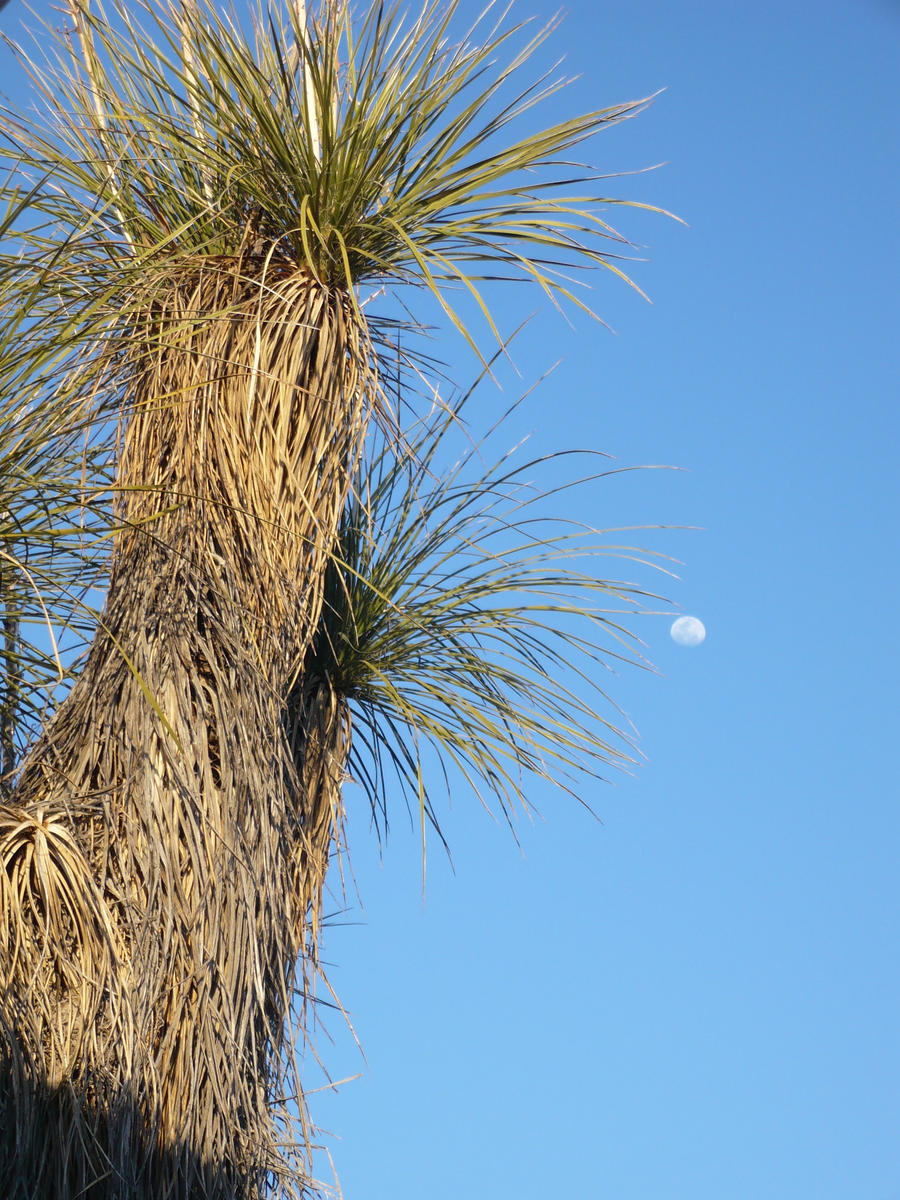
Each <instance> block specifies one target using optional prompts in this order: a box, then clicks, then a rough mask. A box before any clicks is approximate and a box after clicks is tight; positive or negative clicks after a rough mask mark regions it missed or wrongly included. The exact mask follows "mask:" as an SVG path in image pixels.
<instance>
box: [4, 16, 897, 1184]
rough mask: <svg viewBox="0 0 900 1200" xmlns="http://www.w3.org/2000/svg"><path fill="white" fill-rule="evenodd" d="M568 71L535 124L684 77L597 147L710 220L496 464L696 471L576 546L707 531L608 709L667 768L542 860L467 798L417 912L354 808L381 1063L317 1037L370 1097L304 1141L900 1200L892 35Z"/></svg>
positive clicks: (349, 1173)
mask: <svg viewBox="0 0 900 1200" xmlns="http://www.w3.org/2000/svg"><path fill="white" fill-rule="evenodd" d="M38 7H39V11H46V6H44V5H39V6H38ZM464 7H465V3H464ZM479 7H480V6H477V5H475V4H473V5H472V6H471V9H472V13H473V15H474V13H475V11H476V10H477V9H478V8H479ZM18 8H19V5H18V4H17V2H16V0H14V2H13V3H11V4H10V5H9V6H8V7H7V8H6V9H5V10H4V12H3V14H2V18H0V25H2V29H3V30H4V31H5V32H12V30H13V28H14V26H15V24H16V21H17V19H18V16H19V13H18V11H17V9H18ZM554 11H555V8H554V6H553V5H552V4H551V3H544V2H543V0H519V2H518V5H517V12H518V13H519V14H520V15H522V16H525V15H532V14H534V15H535V16H537V17H538V18H542V19H549V17H551V16H552V15H553V13H554ZM552 48H553V50H554V51H555V53H556V54H559V55H563V54H564V55H565V57H566V61H565V69H566V71H567V72H568V73H571V74H574V75H578V76H580V78H579V79H578V81H577V82H576V83H574V84H573V85H572V87H571V88H569V89H568V91H567V92H566V93H564V94H563V96H562V97H560V98H558V99H557V100H556V101H554V104H553V105H552V106H551V107H550V109H549V110H548V119H552V118H553V116H554V114H555V113H556V112H561V111H566V112H570V111H574V110H576V109H579V110H583V109H589V108H596V107H603V106H606V105H608V104H612V103H615V102H618V101H622V100H626V99H633V98H634V97H636V96H639V95H645V94H648V93H651V92H655V91H657V90H658V89H660V88H666V89H667V90H666V91H665V92H663V93H662V95H660V96H659V98H658V99H657V100H656V102H655V103H654V105H653V106H652V108H651V109H650V111H649V112H647V113H645V114H644V115H643V116H641V117H640V118H639V119H637V120H635V121H632V122H629V123H627V124H626V125H624V126H622V127H620V128H618V129H616V130H613V131H610V132H609V133H607V134H604V135H603V136H602V137H600V138H598V139H597V140H596V141H595V142H593V143H591V144H590V145H589V146H588V147H587V149H586V151H585V157H586V158H589V159H590V161H591V162H592V163H594V164H596V165H597V166H599V167H601V168H603V169H604V170H610V171H613V170H636V169H639V168H642V167H646V166H649V165H651V164H654V163H659V162H665V163H666V165H665V166H663V167H661V168H660V169H659V170H658V171H656V172H653V173H652V174H648V175H640V176H636V177H634V178H630V179H624V180H621V181H617V182H616V183H615V185H614V186H615V188H616V190H617V191H618V192H619V193H620V194H623V195H628V196H631V197H634V198H637V199H642V200H646V201H648V202H651V203H655V204H659V205H662V206H664V207H666V208H668V209H671V210H672V211H674V212H676V213H678V214H679V215H680V216H681V217H683V218H684V220H685V221H686V222H688V226H687V227H682V226H679V225H677V224H675V223H673V222H669V221H666V220H664V219H662V218H659V217H653V216H650V215H646V214H631V215H628V214H618V215H617V221H618V223H619V224H620V226H621V227H622V229H623V231H624V232H626V233H627V234H629V235H630V236H632V237H633V238H634V239H635V240H636V241H639V242H640V243H642V245H643V246H644V247H646V249H643V250H642V251H641V254H642V256H643V257H646V259H647V261H646V262H643V263H640V264H637V265H636V266H635V268H634V273H635V277H636V278H637V280H638V281H639V282H640V284H641V285H642V286H643V287H644V288H645V289H646V290H647V291H648V292H649V294H650V295H651V296H652V299H653V305H652V306H651V305H648V304H646V303H645V302H644V301H642V300H640V299H639V298H638V297H636V296H635V295H633V294H632V293H629V292H628V291H627V289H625V288H624V287H623V286H621V285H619V284H617V283H615V282H614V281H613V280H612V279H611V278H609V279H605V278H600V279H598V280H597V285H596V291H595V295H594V303H595V305H596V307H597V309H598V311H599V312H600V313H601V314H602V315H603V317H604V318H605V319H606V320H608V322H609V323H610V325H611V326H613V328H614V330H615V331H616V332H615V333H610V332H607V331H605V330H603V329H602V328H601V327H599V326H596V325H594V324H592V323H590V322H589V321H588V320H587V319H586V318H584V317H582V316H580V315H573V316H572V324H571V326H570V325H567V324H566V322H565V321H564V320H563V319H562V318H561V317H560V316H559V315H558V314H557V313H556V312H554V311H553V310H552V309H549V308H546V307H545V308H544V309H541V310H540V311H539V312H538V313H537V315H536V316H535V318H534V321H533V323H532V326H531V328H530V331H529V334H528V336H527V337H526V338H524V339H521V340H520V342H519V344H518V346H517V348H516V349H515V351H514V356H515V359H516V362H517V364H518V367H519V369H520V371H521V375H522V380H523V386H524V384H526V383H530V382H531V381H533V380H534V379H535V378H536V377H537V376H538V375H540V374H541V373H542V372H543V371H545V370H546V369H547V368H548V367H549V366H551V365H552V364H553V363H554V362H555V361H556V360H557V359H562V362H561V364H560V366H559V367H558V369H557V370H556V372H555V373H554V375H553V376H552V378H551V379H550V380H549V381H547V382H546V383H545V384H543V385H542V386H541V388H540V389H539V390H538V391H537V392H536V393H535V395H534V397H533V398H532V399H531V401H530V402H529V404H528V405H527V406H526V409H525V410H524V411H523V412H522V413H521V414H520V415H518V416H517V418H516V420H517V421H518V422H520V425H516V426H514V427H512V428H511V429H510V440H511V441H513V440H515V439H516V438H517V437H518V436H520V434H521V433H522V432H524V431H525V430H526V429H527V430H533V431H534V433H533V441H532V444H533V446H534V447H535V448H536V449H540V450H554V449H561V448H565V447H569V446H584V447H589V448H593V449H601V450H604V451H607V452H609V453H611V454H613V455H615V457H616V459H617V460H618V462H619V463H621V464H622V465H632V464H638V463H661V464H670V465H673V466H678V467H681V468H684V470H682V471H678V472H652V473H651V472H637V473H634V474H631V475H623V476H620V477H618V478H617V479H615V480H614V481H610V482H609V484H608V485H604V486H603V487H602V488H598V489H597V490H596V493H595V495H596V503H597V505H598V511H597V512H596V513H591V515H590V519H591V520H593V521H594V522H595V523H596V524H599V525H612V524H644V523H663V524H668V525H684V526H697V527H702V531H697V532H674V531H673V532H668V533H657V534H649V533H648V534H647V535H646V536H644V537H643V539H642V540H643V541H644V542H645V543H648V544H650V545H651V546H653V547H655V548H657V549H660V550H664V551H665V552H666V553H670V554H672V555H674V556H675V557H677V558H678V559H680V560H681V562H682V564H683V565H682V566H681V567H679V568H678V573H679V575H680V580H679V581H677V582H674V581H669V582H667V583H666V588H665V590H666V591H667V593H668V594H669V595H670V596H671V598H672V599H673V600H674V601H676V602H677V604H679V605H680V606H681V608H682V609H683V610H684V611H686V612H689V613H694V614H696V615H697V616H699V617H700V618H702V620H703V621H704V622H705V623H706V626H707V631H708V636H707V639H706V641H705V642H704V643H703V645H701V646H699V647H697V648H695V649H685V648H682V647H679V646H676V645H674V644H673V643H672V641H671V640H670V639H669V636H668V627H669V623H670V622H669V620H666V619H663V618H662V617H646V618H645V619H644V620H643V622H642V623H640V624H639V625H638V626H637V628H638V631H639V632H640V633H641V636H642V637H643V638H644V640H645V641H646V643H647V653H648V655H649V657H650V658H652V660H653V661H654V662H655V663H656V664H657V666H658V668H659V670H660V674H659V675H652V674H650V673H647V672H638V671H630V672H629V671H624V672H623V673H622V675H621V677H620V678H618V679H617V680H614V681H613V682H612V684H611V685H610V690H611V691H612V692H613V694H614V695H615V697H616V699H617V700H618V701H619V702H620V703H621V704H622V705H623V707H624V708H625V709H626V710H627V712H628V714H629V716H630V717H631V718H632V719H633V721H634V722H635V724H636V725H637V727H638V729H639V730H640V733H641V746H642V749H643V751H644V753H645V754H646V755H647V762H646V764H645V765H644V766H642V767H641V768H640V769H639V770H638V771H637V772H636V773H635V774H634V775H633V776H632V777H624V776H623V777H622V778H619V779H617V780H616V781H615V786H604V785H597V786H596V787H595V788H591V789H590V790H589V793H588V794H586V797H585V798H586V799H587V800H588V801H589V802H590V804H591V806H592V807H593V808H594V810H595V811H596V813H597V815H598V816H599V817H600V818H601V820H602V823H598V822H597V821H594V820H593V819H592V818H591V817H590V816H589V815H588V814H587V813H586V812H585V811H584V810H583V809H581V808H580V807H579V806H578V805H577V804H576V803H575V802H574V801H573V800H571V799H570V798H568V797H566V796H565V795H563V794H561V793H555V792H553V791H552V790H550V789H547V788H545V787H538V786H536V787H535V789H534V795H533V800H534V803H535V805H536V807H537V808H539V809H540V810H541V812H542V814H543V818H544V819H543V821H540V822H535V823H534V824H532V823H530V822H529V821H528V820H527V819H523V820H522V821H521V822H520V825H519V828H518V834H519V839H520V844H521V852H520V850H519V849H518V848H517V847H516V844H515V842H514V840H513V839H512V838H511V837H510V835H509V832H508V830H506V829H505V828H504V827H503V826H501V825H498V824H495V823H493V822H492V821H491V819H490V818H489V817H488V816H487V815H486V814H485V813H484V812H483V810H482V809H481V808H480V807H479V806H478V804H477V801H475V800H474V799H473V798H472V797H470V796H468V795H467V794H465V793H464V792H463V791H462V790H458V791H457V793H456V794H455V796H454V803H453V807H452V810H450V811H448V812H447V817H446V824H445V832H446V834H447V836H448V839H449V841H450V844H451V848H452V851H453V870H451V868H450V866H449V864H448V863H447V861H446V859H445V858H442V857H441V855H440V853H439V852H438V850H437V847H434V848H433V851H432V853H431V857H430V860H429V872H428V881H427V892H426V899H425V904H424V906H423V903H422V896H421V873H420V861H419V851H418V834H417V832H416V831H415V830H414V829H412V828H411V827H410V824H409V822H408V821H407V820H406V817H405V811H404V810H403V808H402V802H400V804H399V806H398V809H397V811H396V813H395V816H394V821H393V826H392V831H391V835H390V838H389V840H388V843H387V845H386V847H385V848H384V852H383V855H382V856H381V857H379V851H378V847H377V845H376V842H375V840H374V838H373V837H372V835H371V833H370V831H369V829H368V821H367V817H366V814H365V812H362V811H360V810H359V806H356V807H354V793H353V790H352V789H348V791H347V803H348V807H349V810H350V835H351V848H352V853H353V859H352V861H353V867H354V871H355V876H356V882H357V885H358V890H359V894H360V896H361V898H362V902H363V906H362V907H360V906H359V905H358V904H356V903H355V902H354V897H353V896H352V895H351V896H350V898H349V901H348V904H349V907H348V911H346V912H345V913H344V914H342V915H341V916H339V917H336V918H335V920H334V924H333V926H332V928H331V929H330V931H329V933H328V937H327V943H326V955H327V957H328V958H329V960H330V961H331V962H332V963H333V964H334V965H333V967H332V969H331V979H332V982H333V984H334V986H335V988H336V990H337V993H338V995H339V996H340V999H341V1001H342V1002H343V1004H344V1005H345V1006H346V1008H347V1009H348V1010H349V1012H350V1014H351V1018H352V1021H353V1026H354V1029H355V1031H356V1035H357V1036H358V1038H359V1042H360V1043H361V1045H362V1047H363V1049H364V1051H365V1060H363V1058H362V1057H361V1055H360V1052H359V1050H358V1049H357V1048H356V1046H355V1045H354V1043H353V1040H352V1039H351V1038H350V1036H349V1035H348V1033H347V1032H346V1029H345V1027H344V1025H343V1023H342V1021H341V1019H340V1018H339V1017H336V1016H332V1017H331V1018H329V1019H328V1021H327V1027H328V1031H329V1033H331V1034H332V1035H333V1038H334V1042H333V1044H329V1042H328V1041H327V1040H325V1039H324V1038H323V1040H322V1041H321V1043H320V1046H319V1052H320V1054H321V1056H322V1057H323V1059H324V1061H325V1062H326V1064H327V1066H328V1068H329V1070H330V1071H331V1073H332V1075H333V1077H334V1078H337V1079H340V1078H342V1077H344V1076H349V1075H354V1074H357V1073H360V1074H361V1078H359V1079H358V1080H356V1081H354V1082H352V1083H348V1084H347V1085H346V1086H344V1087H342V1088H341V1089H340V1091H339V1093H338V1094H337V1095H330V1094H325V1093H323V1094H320V1095H317V1096H315V1097H313V1115H314V1117H315V1118H317V1119H318V1120H319V1122H320V1123H321V1124H322V1125H323V1126H324V1127H325V1128H326V1129H328V1130H331V1131H333V1132H334V1134H335V1135H337V1136H335V1137H334V1138H331V1139H328V1140H327V1144H328V1146H329V1150H330V1154H331V1157H332V1159H333V1162H334V1165H335V1167H336V1170H337V1174H338V1177H339V1179H340V1182H341V1185H342V1187H343V1190H344V1195H345V1197H346V1200H363V1198H364V1200H381V1197H385V1198H386V1200H387V1198H390V1200H422V1198H423V1197H427V1200H451V1197H452V1200H457V1198H458V1197H459V1196H460V1195H465V1196H471V1197H476V1198H480V1197H482V1196H483V1197H486V1198H487V1197H490V1198H491V1200H507V1198H509V1200H512V1198H513V1197H514V1198H515V1200H544V1198H545V1197H548V1196H553V1197H564V1196H573V1197H574V1196H578V1197H586V1198H588V1197H591V1198H592V1197H595V1196H596V1197H602V1198H604V1200H606V1198H609V1200H657V1198H658V1200H722V1198H723V1197H727V1198H728V1200H759V1198H760V1197H766V1200H797V1198H806V1197H810V1198H812V1200H862V1198H866V1200H900V1139H898V1137H897V1131H898V1128H900V1084H898V1080H900V1036H898V1021H897V1013H898V1011H900V968H898V928H900V921H898V916H900V913H898V871H897V863H898V850H900V816H898V804H897V792H898V789H897V783H896V755H895V752H892V751H891V750H890V743H891V741H892V740H894V738H895V737H896V733H895V728H896V723H897V703H896V679H897V668H898V655H897V617H896V613H895V597H896V595H897V593H898V590H900V589H898V583H900V580H898V567H897V561H896V552H895V550H894V544H893V543H894V541H895V539H894V538H893V537H892V536H891V529H892V528H893V521H892V519H891V518H892V517H894V518H895V516H896V512H897V488H896V483H895V457H896V452H897V416H896V412H897V404H896V397H897V380H898V370H897V368H898V353H897V348H896V347H897V335H896V327H897V317H898V312H897V303H896V274H897V264H898V254H897V250H898V245H897V242H898V233H897V216H896V214H897V201H898V190H900V189H898V171H897V134H898V128H897V125H898V122H897V118H896V111H897V105H896V72H897V62H898V50H900V8H898V6H897V5H896V4H895V3H894V2H893V0H824V2H822V3H815V4H814V3H811V2H806V0H803V2H800V0H781V2H780V3H776V2H774V0H757V2H755V3H753V4H750V3H744V2H734V3H721V4H712V3H705V4H700V3H691V2H684V0H679V2H677V3H672V2H671V0H631V2H626V0H616V2H612V3H604V4H602V5H595V4H592V3H587V0H572V2H571V3H570V4H569V5H568V11H567V16H566V20H565V22H564V23H563V25H562V27H561V28H560V30H559V31H558V32H557V33H556V34H555V35H554V38H553V42H552ZM0 55H2V58H3V63H4V87H5V89H6V90H8V91H9V92H11V93H12V94H13V95H16V96H21V94H22V92H21V87H20V81H19V80H18V79H17V78H16V77H15V74H14V70H13V68H12V66H11V58H10V56H9V53H8V51H6V50H0ZM612 187H613V185H611V188H612ZM538 305H539V298H538V297H536V296H535V295H533V294H529V295H527V296H526V294H525V293H524V292H522V291H519V292H514V293H513V294H512V295H511V297H510V299H509V301H508V304H507V307H505V308H504V309H503V318H504V320H505V321H506V327H507V328H510V329H511V328H512V327H513V325H514V324H515V323H516V322H517V321H518V319H519V318H520V317H521V316H522V315H524V314H526V313H529V312H532V311H534V310H535V308H536V307H538ZM531 331H533V333H532V332H531ZM460 363H461V367H460V370H461V372H462V373H463V374H465V373H466V372H469V371H470V370H471V363H469V362H467V361H466V360H465V357H464V355H462V354H460ZM505 386H506V388H507V391H506V393H505V395H506V398H507V399H509V398H510V389H512V390H513V391H514V390H515V384H514V383H513V382H512V381H511V380H509V381H505ZM502 402H503V398H502V397H501V398H500V399H498V401H497V403H498V405H500V406H502ZM327 1168H328V1164H327V1162H325V1161H324V1160H323V1162H322V1164H321V1170H322V1171H323V1172H327Z"/></svg>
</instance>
